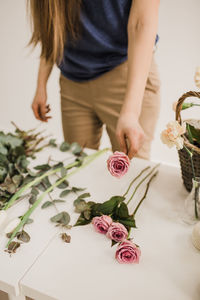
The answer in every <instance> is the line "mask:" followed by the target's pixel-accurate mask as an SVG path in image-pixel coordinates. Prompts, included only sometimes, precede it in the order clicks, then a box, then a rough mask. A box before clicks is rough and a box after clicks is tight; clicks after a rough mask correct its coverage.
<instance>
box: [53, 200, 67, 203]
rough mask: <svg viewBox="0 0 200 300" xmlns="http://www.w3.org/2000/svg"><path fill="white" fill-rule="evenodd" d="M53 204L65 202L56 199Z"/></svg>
mask: <svg viewBox="0 0 200 300" xmlns="http://www.w3.org/2000/svg"><path fill="white" fill-rule="evenodd" d="M52 202H53V203H63V202H65V200H62V199H55V200H53V201H52Z"/></svg>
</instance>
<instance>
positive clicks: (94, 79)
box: [30, 0, 160, 159]
mask: <svg viewBox="0 0 200 300" xmlns="http://www.w3.org/2000/svg"><path fill="white" fill-rule="evenodd" d="M30 10H31V15H32V20H33V35H32V38H31V41H30V43H31V44H34V45H36V44H37V43H40V44H41V59H40V67H39V72H38V80H37V89H36V93H35V97H34V100H33V103H32V109H33V112H34V114H35V117H36V118H37V119H38V120H41V121H44V122H47V121H48V119H49V118H50V116H48V113H49V111H50V107H49V105H47V104H46V101H47V93H46V84H47V80H48V77H49V75H50V73H51V70H52V66H53V65H54V63H57V65H58V67H59V68H60V70H61V76H60V92H61V110H62V125H63V131H64V137H65V140H67V141H68V142H70V143H71V142H74V141H76V142H78V143H79V144H81V145H82V146H84V147H88V148H93V149H98V147H99V143H100V138H101V134H102V125H103V124H105V125H106V129H107V132H108V135H109V137H110V141H111V144H112V149H113V151H115V150H121V151H123V152H125V153H127V154H128V156H129V158H130V159H131V158H132V157H133V156H135V155H136V156H139V157H142V158H145V159H149V156H150V146H151V141H152V139H153V134H154V130H155V126H156V121H157V118H158V114H159V103H160V97H159V86H160V84H159V78H158V73H157V68H156V65H155V62H154V58H153V49H154V46H155V43H156V39H157V38H156V32H157V23H158V10H159V0H148V1H147V0H133V1H132V0H82V1H81V0H76V1H75V0H56V1H53V0H43V1H40V0H30Z"/></svg>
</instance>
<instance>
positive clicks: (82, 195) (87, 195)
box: [78, 193, 91, 199]
mask: <svg viewBox="0 0 200 300" xmlns="http://www.w3.org/2000/svg"><path fill="white" fill-rule="evenodd" d="M90 196H91V195H90V193H84V194H81V195H79V196H78V198H80V199H83V198H88V197H90Z"/></svg>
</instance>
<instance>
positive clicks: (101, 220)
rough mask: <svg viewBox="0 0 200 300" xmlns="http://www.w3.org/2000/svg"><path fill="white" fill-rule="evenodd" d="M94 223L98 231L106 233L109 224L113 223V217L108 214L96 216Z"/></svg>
mask: <svg viewBox="0 0 200 300" xmlns="http://www.w3.org/2000/svg"><path fill="white" fill-rule="evenodd" d="M92 224H93V226H94V229H95V230H96V231H97V232H99V233H102V234H106V233H107V231H108V228H109V226H110V225H111V224H112V218H111V217H109V216H106V215H103V216H101V217H94V218H93V219H92Z"/></svg>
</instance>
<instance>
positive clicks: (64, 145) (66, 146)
mask: <svg viewBox="0 0 200 300" xmlns="http://www.w3.org/2000/svg"><path fill="white" fill-rule="evenodd" d="M69 149H70V144H69V143H67V142H63V143H62V144H61V145H60V151H62V152H66V151H68V150H69Z"/></svg>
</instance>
